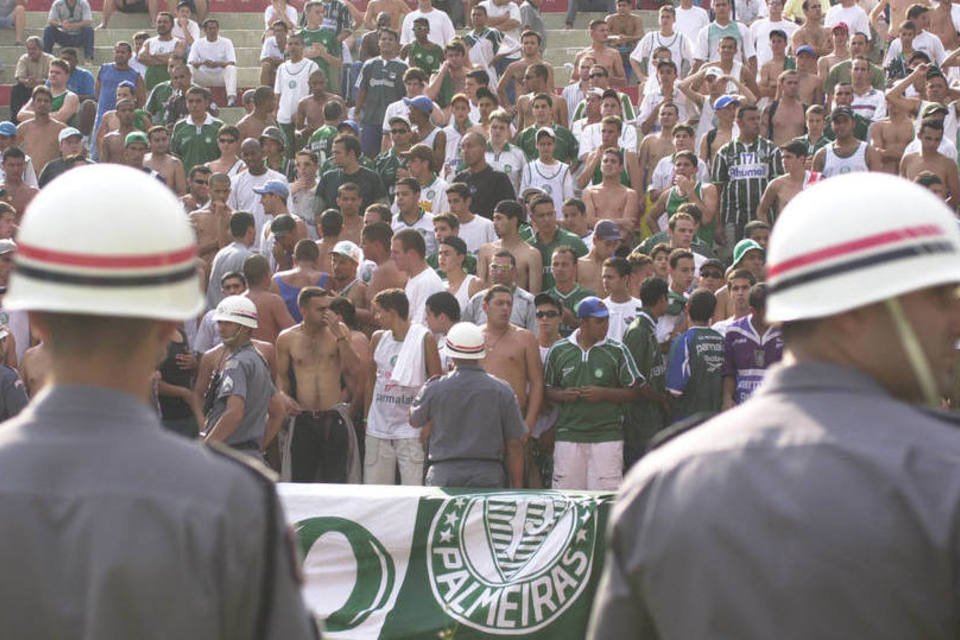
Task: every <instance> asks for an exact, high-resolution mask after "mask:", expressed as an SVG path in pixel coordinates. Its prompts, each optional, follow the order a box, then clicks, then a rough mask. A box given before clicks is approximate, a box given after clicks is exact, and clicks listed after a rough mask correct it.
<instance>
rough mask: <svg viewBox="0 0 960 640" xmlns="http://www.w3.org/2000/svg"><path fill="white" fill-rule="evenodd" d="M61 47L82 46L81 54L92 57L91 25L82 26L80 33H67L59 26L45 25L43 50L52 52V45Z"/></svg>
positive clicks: (88, 57)
mask: <svg viewBox="0 0 960 640" xmlns="http://www.w3.org/2000/svg"><path fill="white" fill-rule="evenodd" d="M55 44H59V45H60V46H61V47H83V55H84V57H85V58H87V59H88V60H90V59H93V27H83V28H82V29H81V30H80V33H67V32H66V31H61V30H60V28H59V27H53V26H50V25H47V26H46V27H44V29H43V50H44V51H46V52H47V53H53V45H55Z"/></svg>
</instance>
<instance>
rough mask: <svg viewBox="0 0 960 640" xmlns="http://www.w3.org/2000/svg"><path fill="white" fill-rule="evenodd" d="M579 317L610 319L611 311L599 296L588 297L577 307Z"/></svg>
mask: <svg viewBox="0 0 960 640" xmlns="http://www.w3.org/2000/svg"><path fill="white" fill-rule="evenodd" d="M577 317H578V318H580V319H581V320H583V319H584V318H609V317H610V310H609V309H607V305H605V304H604V303H603V300H601V299H600V298H598V297H597V296H587V297H586V298H584V299H583V300H581V301H580V304H578V305H577Z"/></svg>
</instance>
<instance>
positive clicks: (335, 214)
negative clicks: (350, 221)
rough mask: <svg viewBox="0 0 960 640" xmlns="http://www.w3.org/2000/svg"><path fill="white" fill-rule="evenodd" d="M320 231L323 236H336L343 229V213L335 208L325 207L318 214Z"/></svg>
mask: <svg viewBox="0 0 960 640" xmlns="http://www.w3.org/2000/svg"><path fill="white" fill-rule="evenodd" d="M320 231H322V232H323V235H324V236H328V235H329V236H338V235H340V233H341V232H342V231H343V214H342V213H340V211H338V210H337V209H326V210H325V211H324V212H323V213H321V214H320Z"/></svg>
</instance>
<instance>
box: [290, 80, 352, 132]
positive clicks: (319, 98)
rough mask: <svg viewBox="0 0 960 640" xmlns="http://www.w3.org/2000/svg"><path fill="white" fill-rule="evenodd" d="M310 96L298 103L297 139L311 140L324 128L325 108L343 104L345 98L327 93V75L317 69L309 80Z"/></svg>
mask: <svg viewBox="0 0 960 640" xmlns="http://www.w3.org/2000/svg"><path fill="white" fill-rule="evenodd" d="M307 85H308V86H309V87H310V95H307V96H304V97H302V98H300V101H299V102H298V103H297V114H296V125H297V139H298V140H309V139H310V136H311V135H313V132H314V131H316V130H317V129H319V128H320V127H322V126H323V123H324V119H323V108H324V107H325V106H326V105H327V103H328V102H330V101H337V102H340V103H341V104H343V98H341V97H340V96H338V95H336V94H334V93H330V92H329V91H327V74H325V73H324V72H323V69H317V70H316V71H314V72H313V73H311V74H310V77H309V78H307Z"/></svg>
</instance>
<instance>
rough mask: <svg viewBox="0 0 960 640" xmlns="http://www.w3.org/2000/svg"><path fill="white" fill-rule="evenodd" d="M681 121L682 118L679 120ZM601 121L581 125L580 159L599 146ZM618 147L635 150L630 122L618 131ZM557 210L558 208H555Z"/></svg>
mask: <svg viewBox="0 0 960 640" xmlns="http://www.w3.org/2000/svg"><path fill="white" fill-rule="evenodd" d="M681 122H682V120H681ZM602 125H603V123H602V122H594V123H593V124H588V125H587V126H585V127H583V128H582V129H581V131H580V132H579V133H578V135H577V138H578V139H579V140H580V159H581V160H582V159H584V158H586V157H587V154H588V153H590V152H591V151H593V150H594V149H596V148H597V147H599V146H600V143H601V142H602V141H603V134H602V133H601V132H600V127H601V126H602ZM618 142H619V143H620V148H621V149H624V150H626V151H636V150H637V128H636V127H635V126H634V125H632V124H625V125H623V131H621V132H620V139H619V141H618ZM557 211H559V209H557Z"/></svg>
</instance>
